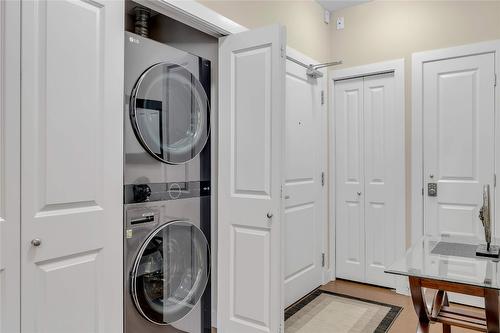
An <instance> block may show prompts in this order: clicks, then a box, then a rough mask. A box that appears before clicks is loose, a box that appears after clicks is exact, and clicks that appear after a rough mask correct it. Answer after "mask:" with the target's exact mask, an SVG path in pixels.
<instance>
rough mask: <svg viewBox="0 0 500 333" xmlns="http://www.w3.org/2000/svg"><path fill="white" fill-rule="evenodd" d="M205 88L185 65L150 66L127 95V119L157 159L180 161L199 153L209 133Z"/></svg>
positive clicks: (162, 64) (146, 147) (171, 162)
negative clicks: (128, 117) (128, 100)
mask: <svg viewBox="0 0 500 333" xmlns="http://www.w3.org/2000/svg"><path fill="white" fill-rule="evenodd" d="M209 105H210V104H209V100H208V98H207V95H206V93H205V89H203V86H202V85H201V83H200V82H199V81H198V80H197V79H196V77H194V75H193V74H191V72H190V71H189V70H187V69H186V68H184V67H182V66H180V65H176V64H172V63H167V62H162V63H158V64H155V65H153V66H151V67H149V68H148V69H147V70H146V71H145V72H144V73H143V74H142V75H141V76H140V78H139V80H137V83H136V84H135V86H134V89H133V90H132V94H131V97H130V120H131V123H132V127H133V128H134V132H135V134H136V136H137V138H138V139H139V141H140V143H141V144H142V146H143V147H144V148H145V149H146V150H147V151H148V152H149V153H150V154H151V155H152V156H153V157H155V158H157V159H158V160H160V161H162V162H165V163H170V164H181V163H185V162H187V161H190V160H192V159H193V158H194V157H195V156H196V155H198V154H199V153H200V152H201V151H202V149H203V147H204V146H205V143H206V142H207V140H208V136H209V133H210V124H209V122H210V110H209V109H210V107H209Z"/></svg>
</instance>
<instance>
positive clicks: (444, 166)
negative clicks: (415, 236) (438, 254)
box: [423, 53, 495, 238]
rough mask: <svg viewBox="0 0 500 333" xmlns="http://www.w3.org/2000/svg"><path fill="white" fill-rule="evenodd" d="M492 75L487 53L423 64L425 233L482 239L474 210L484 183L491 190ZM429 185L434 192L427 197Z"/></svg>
mask: <svg viewBox="0 0 500 333" xmlns="http://www.w3.org/2000/svg"><path fill="white" fill-rule="evenodd" d="M494 73H495V56H494V54H492V53H491V54H482V55H474V56H468V57H460V58H455V59H447V60H441V61H433V62H429V63H426V64H425V65H424V73H423V93H424V94H423V109H424V129H423V131H424V132H423V133H424V186H425V193H424V229H425V233H426V234H433V235H440V234H449V235H467V236H478V237H480V238H484V236H483V234H484V233H483V227H482V225H481V222H480V221H479V218H478V214H479V208H480V207H481V205H482V188H483V185H484V184H490V187H491V194H492V195H493V194H494V191H493V189H494V188H493V182H494V161H495V142H494V140H493V138H494V137H495V136H494V130H495V87H494ZM429 183H437V196H434V197H432V196H428V194H427V185H428V184H429ZM491 202H492V203H494V202H495V200H493V198H492V200H491Z"/></svg>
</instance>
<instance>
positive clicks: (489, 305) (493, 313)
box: [484, 289, 500, 333]
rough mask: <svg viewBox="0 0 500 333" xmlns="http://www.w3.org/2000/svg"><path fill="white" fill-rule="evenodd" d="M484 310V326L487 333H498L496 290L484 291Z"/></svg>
mask: <svg viewBox="0 0 500 333" xmlns="http://www.w3.org/2000/svg"><path fill="white" fill-rule="evenodd" d="M484 309H485V311H486V326H487V327H488V333H500V328H499V325H500V324H499V320H498V316H499V312H498V311H499V307H498V290H494V289H484Z"/></svg>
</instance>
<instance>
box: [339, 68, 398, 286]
mask: <svg viewBox="0 0 500 333" xmlns="http://www.w3.org/2000/svg"><path fill="white" fill-rule="evenodd" d="M403 69H404V61H403V60H402V59H400V60H394V61H389V62H384V63H377V64H371V65H365V66H360V67H355V68H348V69H342V70H336V71H332V73H331V77H332V80H333V87H332V91H331V96H332V98H333V101H332V103H331V105H332V108H333V110H332V111H333V112H332V116H333V119H332V123H331V130H333V131H334V135H333V136H332V139H333V140H332V141H333V142H332V146H331V147H332V148H333V149H334V154H332V155H333V161H331V166H332V167H333V168H334V170H333V172H332V174H334V175H335V183H334V185H333V187H332V189H334V193H335V195H334V198H333V200H331V206H330V207H331V210H333V214H332V215H331V216H332V217H334V221H335V276H336V277H339V278H343V279H347V280H353V281H358V282H363V283H370V284H375V285H380V286H385V287H390V288H396V282H397V280H396V279H395V278H394V277H391V276H389V275H388V274H385V273H384V271H385V269H387V267H388V266H389V265H391V264H392V263H393V262H394V260H396V259H397V258H398V257H399V256H402V255H403V253H404V251H405V160H404V156H405V153H404V142H405V136H404V93H403V91H404V77H403Z"/></svg>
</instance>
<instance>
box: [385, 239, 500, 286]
mask: <svg viewBox="0 0 500 333" xmlns="http://www.w3.org/2000/svg"><path fill="white" fill-rule="evenodd" d="M482 243H484V240H480V239H478V238H475V237H459V236H441V237H431V236H424V237H423V238H421V239H420V240H419V241H418V242H417V243H416V244H415V245H413V246H412V247H411V248H410V249H409V250H408V251H407V252H406V255H405V256H404V257H402V258H400V259H399V260H397V261H396V262H394V263H393V264H392V265H391V266H389V267H388V269H387V270H386V273H390V274H397V275H404V276H415V277H420V278H429V279H436V280H443V281H448V282H454V283H461V284H466V285H473V286H478V287H483V288H492V289H500V260H499V259H492V258H487V257H480V256H476V249H477V247H478V245H479V244H482ZM492 245H497V246H498V245H500V239H494V240H492Z"/></svg>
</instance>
